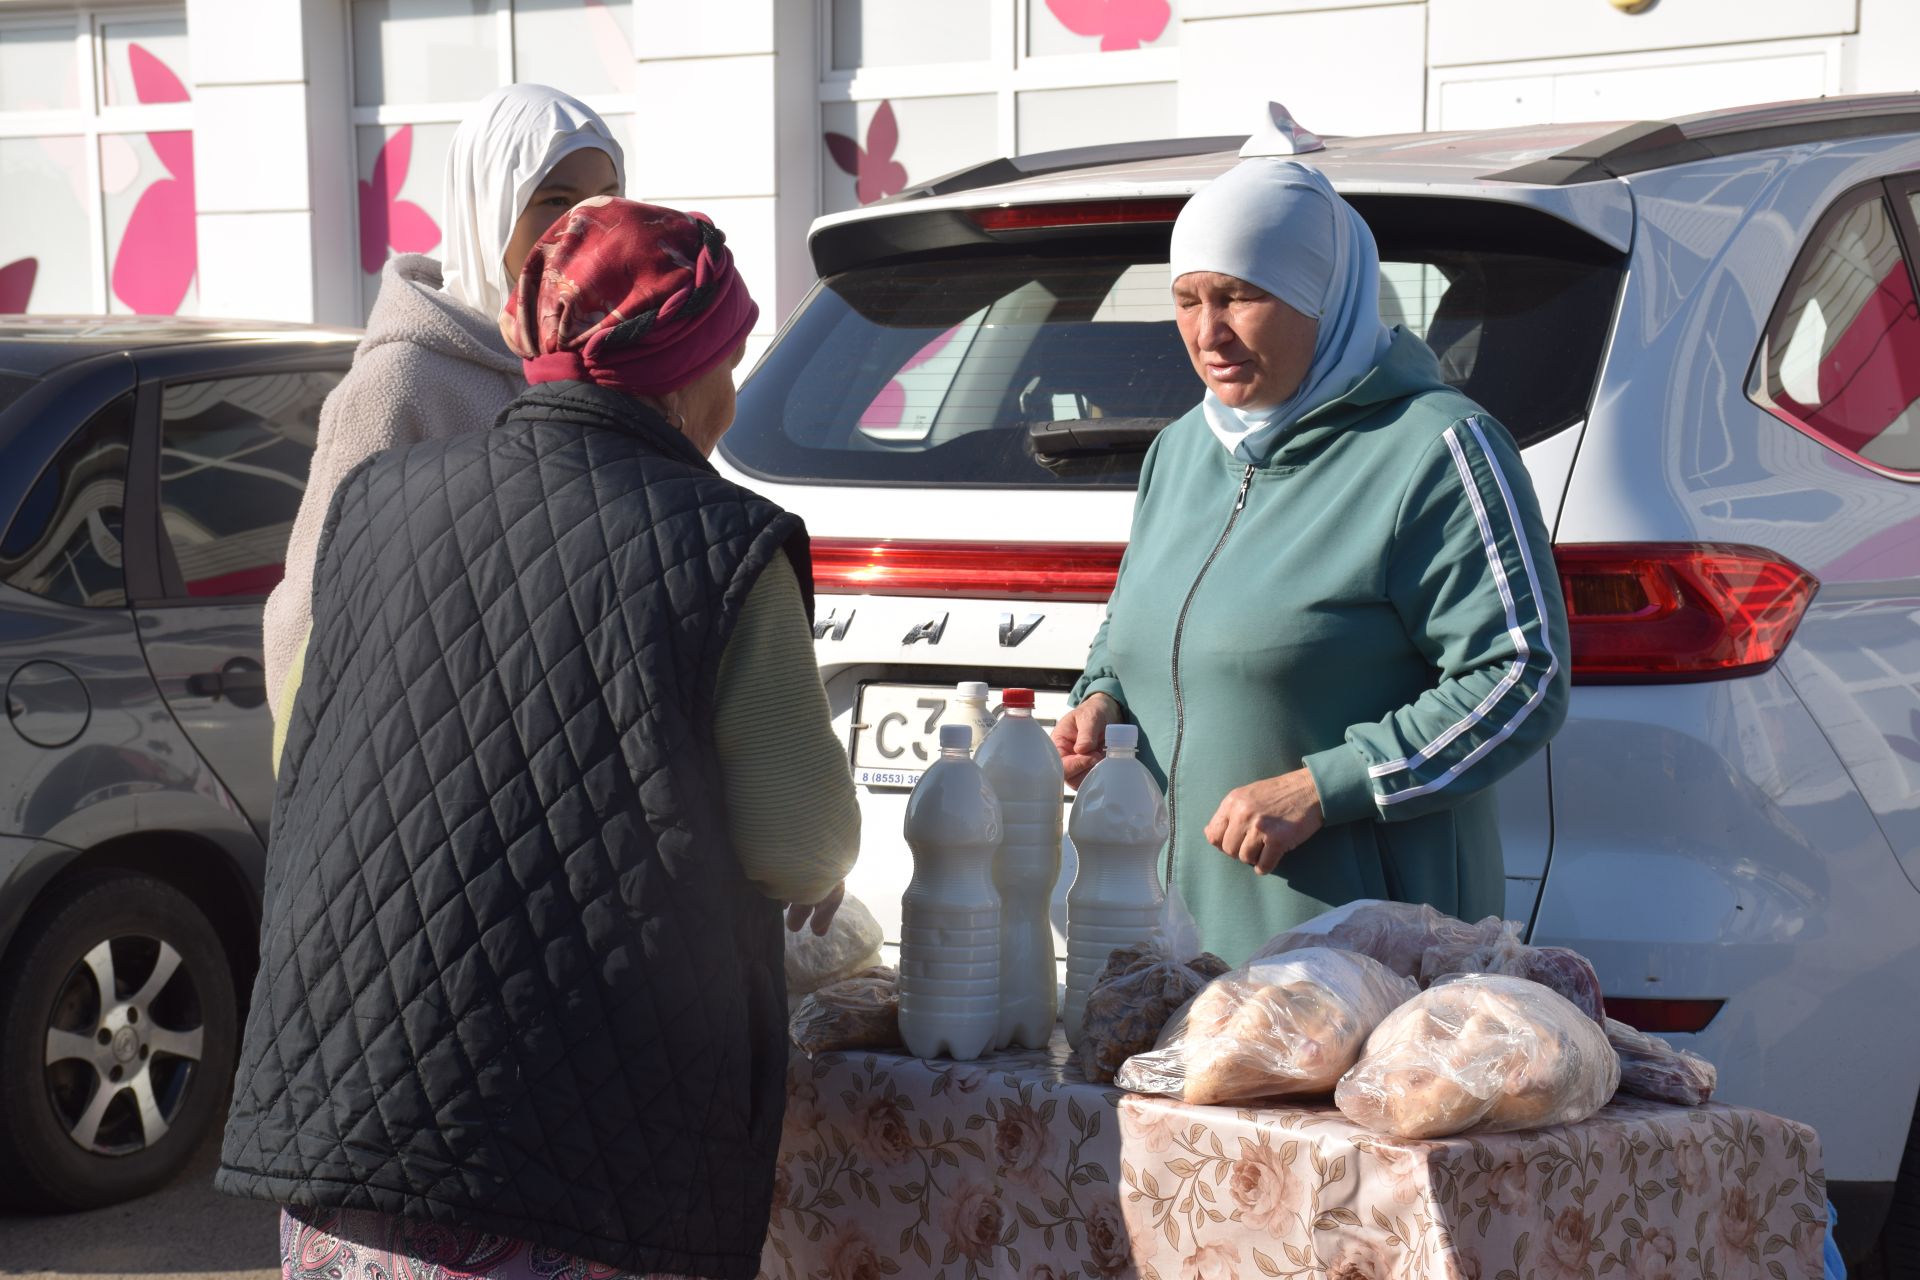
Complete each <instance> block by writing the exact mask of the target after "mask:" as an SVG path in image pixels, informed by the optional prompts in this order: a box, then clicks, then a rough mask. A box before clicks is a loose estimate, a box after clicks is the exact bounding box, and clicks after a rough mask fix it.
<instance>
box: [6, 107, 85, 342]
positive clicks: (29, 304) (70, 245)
mask: <svg viewBox="0 0 1920 1280" xmlns="http://www.w3.org/2000/svg"><path fill="white" fill-rule="evenodd" d="M0 191H5V192H9V193H12V192H21V191H31V192H33V199H31V200H23V199H19V198H17V197H13V196H10V197H9V198H8V199H5V200H0V312H3V313H11V312H17V311H38V312H41V313H51V314H60V313H65V314H68V315H78V314H85V313H87V312H89V311H97V310H98V309H99V308H98V307H97V306H96V305H95V304H94V301H93V273H94V271H95V270H96V269H97V268H96V267H95V265H94V263H95V260H96V258H97V257H98V255H99V250H98V249H97V248H96V247H95V246H94V245H93V243H92V236H91V235H90V234H89V231H88V227H89V225H90V221H89V219H88V217H87V143H86V139H84V138H0Z"/></svg>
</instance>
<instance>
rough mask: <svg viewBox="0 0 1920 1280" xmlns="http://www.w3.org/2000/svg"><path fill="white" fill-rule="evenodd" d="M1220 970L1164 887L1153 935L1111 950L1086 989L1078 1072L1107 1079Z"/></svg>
mask: <svg viewBox="0 0 1920 1280" xmlns="http://www.w3.org/2000/svg"><path fill="white" fill-rule="evenodd" d="M1226 971H1227V962H1226V961H1224V960H1222V959H1221V958H1220V957H1219V956H1216V955H1214V954H1212V953H1211V952H1206V951H1202V950H1200V931H1199V929H1198V928H1197V927H1196V926H1195V925H1194V923H1193V917H1192V916H1191V915H1190V914H1188V912H1187V907H1186V903H1185V902H1183V901H1182V900H1181V898H1180V891H1179V890H1178V889H1169V890H1168V892H1167V899H1166V902H1165V903H1164V904H1163V905H1162V906H1161V908H1160V923H1159V925H1158V926H1156V927H1155V929H1154V931H1153V934H1152V935H1151V936H1150V937H1149V938H1148V939H1147V941H1146V942H1145V943H1143V944H1141V945H1139V946H1133V947H1120V948H1118V949H1116V950H1115V951H1114V952H1113V954H1112V955H1110V956H1108V957H1107V964H1106V967H1105V968H1104V969H1102V970H1101V971H1100V976H1099V977H1097V978H1095V979H1094V980H1093V986H1092V987H1091V988H1089V989H1088V991H1087V1012H1086V1022H1085V1024H1084V1025H1083V1027H1082V1031H1081V1039H1080V1070H1081V1072H1082V1073H1084V1074H1085V1075H1086V1077H1087V1079H1089V1080H1092V1081H1094V1082H1095V1083H1096V1084H1107V1083H1110V1082H1111V1081H1112V1080H1113V1076H1114V1072H1116V1071H1118V1070H1119V1069H1120V1064H1121V1063H1123V1062H1125V1061H1126V1060H1127V1059H1128V1058H1130V1057H1132V1056H1133V1055H1134V1054H1136V1053H1141V1052H1143V1051H1145V1050H1147V1049H1151V1048H1152V1047H1153V1042H1154V1040H1155V1039H1157V1038H1158V1037H1159V1035H1160V1029H1161V1027H1163V1026H1165V1025H1166V1022H1167V1019H1169V1018H1171V1017H1172V1016H1173V1015H1174V1012H1175V1011H1176V1010H1178V1009H1179V1008H1180V1006H1181V1005H1183V1004H1185V1003H1187V1001H1189V1000H1191V999H1192V998H1193V997H1194V996H1195V995H1196V994H1197V993H1198V992H1199V991H1200V989H1201V988H1202V987H1204V986H1206V985H1207V983H1208V982H1209V981H1210V980H1212V979H1214V978H1217V977H1219V976H1220V975H1221V974H1223V973H1225V972H1226Z"/></svg>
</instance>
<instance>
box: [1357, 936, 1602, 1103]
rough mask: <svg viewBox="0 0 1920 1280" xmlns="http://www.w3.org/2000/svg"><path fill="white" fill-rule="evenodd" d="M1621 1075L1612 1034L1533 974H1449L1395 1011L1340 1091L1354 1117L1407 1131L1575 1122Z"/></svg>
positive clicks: (1600, 1101)
mask: <svg viewBox="0 0 1920 1280" xmlns="http://www.w3.org/2000/svg"><path fill="white" fill-rule="evenodd" d="M1619 1083H1620V1058H1619V1055H1618V1054H1616V1053H1615V1052H1614V1049H1613V1046H1612V1045H1611V1044H1609V1043H1608V1042H1607V1036H1606V1032H1605V1031H1603V1030H1601V1028H1600V1025H1599V1024H1598V1023H1596V1022H1595V1021H1594V1020H1593V1019H1592V1018H1589V1017H1588V1016H1587V1015H1586V1014H1585V1013H1584V1012H1582V1011H1581V1010H1580V1009H1578V1008H1577V1007H1575V1006H1574V1004H1573V1003H1572V1002H1571V1001H1569V1000H1568V999H1567V998H1566V997H1565V996H1562V995H1560V994H1559V993H1558V992H1556V991H1552V990H1549V989H1548V988H1546V987H1544V986H1542V985H1540V984H1539V983H1537V982H1532V981H1529V980H1528V979H1525V978H1513V977H1508V976H1506V975H1503V974H1463V975H1461V976H1458V977H1452V978H1445V979H1442V980H1441V981H1440V982H1439V983H1437V984H1436V985H1434V986H1433V987H1431V988H1429V989H1428V990H1426V991H1423V992H1421V993H1420V994H1419V995H1417V996H1415V997H1414V998H1413V999H1412V1000H1410V1001H1408V1002H1407V1003H1406V1004H1404V1005H1401V1006H1400V1008H1398V1009H1396V1010H1395V1011H1394V1012H1393V1013H1391V1014H1389V1015H1388V1016H1387V1018H1386V1020H1385V1021H1384V1022H1382V1023H1381V1024H1380V1025H1379V1026H1378V1027H1377V1028H1375V1030H1374V1033H1373V1035H1372V1037H1371V1038H1369V1039H1368V1041H1367V1050H1366V1054H1365V1056H1363V1057H1362V1058H1361V1059H1360V1061H1359V1063H1358V1064H1356V1065H1355V1066H1354V1068H1353V1070H1351V1071H1349V1072H1348V1073H1347V1074H1346V1076H1345V1077H1344V1078H1342V1079H1341V1081H1340V1084H1339V1086H1338V1087H1337V1088H1336V1089H1335V1090H1334V1095H1333V1098H1334V1102H1335V1104H1336V1105H1338V1106H1339V1108H1340V1110H1341V1112H1342V1113H1343V1114H1345V1115H1346V1117H1347V1119H1349V1120H1351V1121H1353V1122H1354V1123H1355V1124H1357V1125H1360V1126H1362V1127H1363V1128H1367V1129H1371V1130H1373V1131H1375V1132H1376V1133H1386V1134H1392V1135H1393V1136H1395V1137H1399V1138H1442V1137H1446V1136H1448V1135H1450V1134H1455V1133H1462V1132H1465V1131H1466V1130H1468V1129H1476V1130H1478V1131H1480V1132H1485V1133H1504V1132H1507V1131H1510V1130H1514V1129H1537V1128H1541V1127H1543V1126H1546V1125H1554V1124H1573V1123H1576V1122H1578V1121H1581V1120H1585V1119H1586V1118H1587V1117H1588V1116H1590V1115H1592V1114H1593V1113H1594V1112H1596V1111H1598V1110H1599V1109H1600V1108H1601V1107H1604V1106H1605V1105H1606V1104H1607V1103H1608V1102H1609V1101H1610V1100H1611V1099H1612V1097H1613V1093H1614V1090H1615V1088H1616V1087H1618V1085H1619Z"/></svg>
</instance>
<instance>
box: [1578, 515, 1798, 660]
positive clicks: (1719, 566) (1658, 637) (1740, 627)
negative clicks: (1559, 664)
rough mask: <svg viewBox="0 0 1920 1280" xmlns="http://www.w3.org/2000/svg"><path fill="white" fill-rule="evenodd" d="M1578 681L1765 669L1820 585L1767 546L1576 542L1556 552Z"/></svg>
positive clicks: (1782, 647)
mask: <svg viewBox="0 0 1920 1280" xmlns="http://www.w3.org/2000/svg"><path fill="white" fill-rule="evenodd" d="M1553 558H1554V562H1555V563H1556V564H1557V565H1558V566H1559V570H1560V586H1561V589H1562V590H1563V591H1564V592H1565V593H1566V598H1567V622H1568V629H1569V631H1570V633H1571V639H1572V644H1573V680H1574V683H1576V684H1641V683H1650V682H1661V681H1682V680H1716V679H1722V678H1725V677H1728V676H1738V675H1748V674H1751V673H1753V672H1756V671H1764V670H1766V669H1767V668H1768V667H1770V666H1772V665H1773V663H1774V662H1775V661H1776V660H1778V658H1779V657H1780V655H1781V653H1783V652H1784V651H1785V650H1786V647H1787V642H1788V641H1790V640H1792V639H1793V633H1794V629H1795V628H1796V627H1798V626H1799V625H1800V618H1801V616H1802V615H1803V614H1805V613H1806V611H1807V605H1808V604H1809V603H1810V602H1811V601H1812V599H1813V594H1814V592H1815V591H1817V590H1818V589H1819V587H1820V584H1819V582H1818V581H1817V580H1816V579H1815V578H1814V577H1813V575H1812V574H1810V573H1808V572H1807V571H1806V570H1804V569H1802V568H1800V567H1799V566H1798V565H1796V564H1793V563H1791V562H1790V561H1787V560H1784V559H1782V558H1780V557H1779V556H1776V555H1774V554H1773V553H1772V552H1769V551H1765V550H1763V549H1761V548H1759V547H1743V546H1730V545H1724V544H1716V543H1567V544H1562V545H1559V546H1556V547H1555V548H1554V549H1553Z"/></svg>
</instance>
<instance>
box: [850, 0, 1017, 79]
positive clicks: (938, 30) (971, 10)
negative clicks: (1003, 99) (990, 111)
mask: <svg viewBox="0 0 1920 1280" xmlns="http://www.w3.org/2000/svg"><path fill="white" fill-rule="evenodd" d="M992 28H993V23H992V20H991V18H990V16H989V12H988V6H987V0H942V3H940V4H928V3H927V0H833V65H834V69H835V70H837V71H857V70H858V69H860V68H861V67H892V66H900V65H902V64H910V63H926V62H985V61H987V59H988V58H990V57H991V56H992V52H993V45H992V39H993V29H992Z"/></svg>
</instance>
